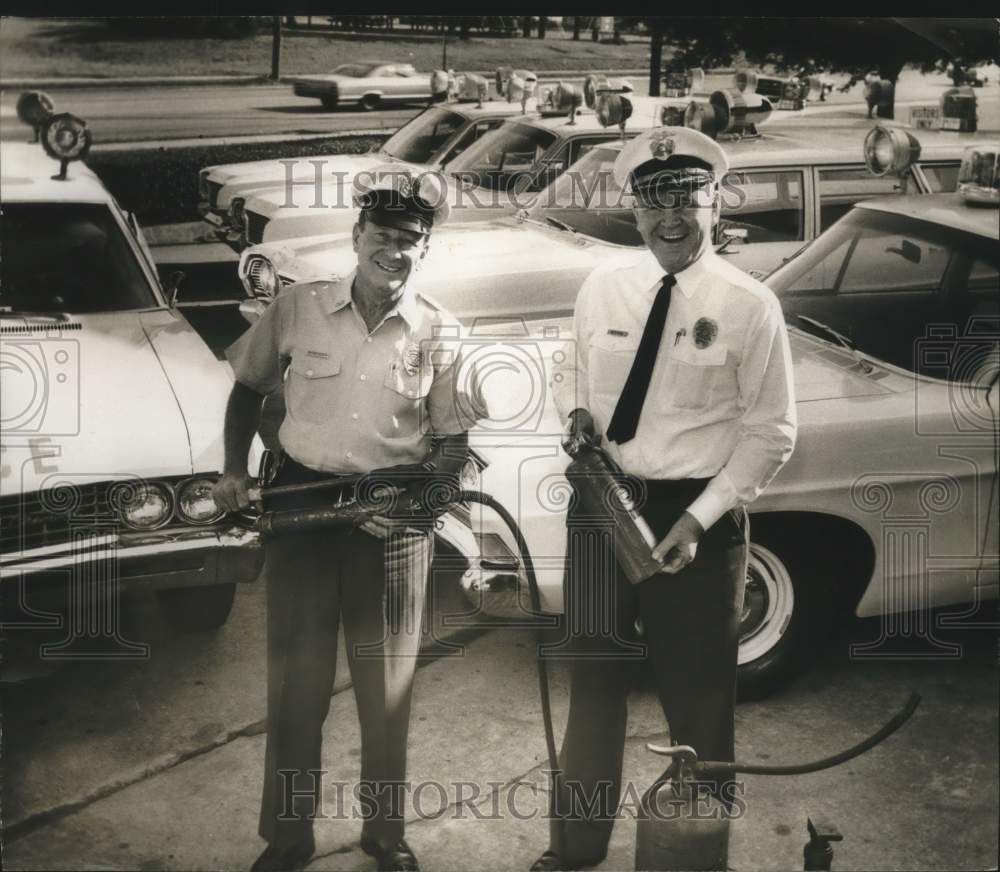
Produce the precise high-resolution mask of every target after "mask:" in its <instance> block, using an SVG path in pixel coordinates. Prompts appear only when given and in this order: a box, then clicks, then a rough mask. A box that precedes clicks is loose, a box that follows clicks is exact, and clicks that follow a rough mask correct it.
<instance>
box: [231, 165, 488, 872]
mask: <svg viewBox="0 0 1000 872" xmlns="http://www.w3.org/2000/svg"><path fill="white" fill-rule="evenodd" d="M355 193H356V202H357V203H358V205H359V206H360V207H361V209H360V214H359V218H358V222H357V224H356V225H355V227H354V232H353V239H354V250H355V251H356V252H357V267H356V269H355V270H354V271H353V272H352V273H351V274H350V275H347V276H345V277H344V278H332V279H331V280H329V281H315V282H310V283H307V284H299V285H295V286H293V287H290V288H288V289H287V290H286V291H285V292H283V293H281V294H279V295H278V297H277V298H276V299H275V300H274V302H273V303H272V304H271V306H270V307H269V308H268V309H267V310H266V311H265V313H264V314H263V316H262V317H261V319H260V321H258V322H257V323H256V324H255V325H254V326H253V327H252V328H251V329H250V330H248V331H247V332H246V333H245V334H244V335H243V336H242V337H241V338H240V339H239V340H238V341H237V342H236V343H235V344H234V345H233V346H232V347H231V348H230V349H229V350H228V352H227V356H228V358H229V361H230V362H231V364H232V366H233V371H234V374H235V378H236V384H235V386H234V388H233V392H232V395H231V397H230V401H229V405H228V408H227V412H226V471H225V474H224V476H223V478H222V479H221V480H220V482H219V484H218V485H217V487H216V492H215V496H216V501H217V502H218V503H219V504H220V506H223V507H224V508H227V509H229V510H236V509H240V508H245V507H246V506H247V505H248V498H247V487H248V484H249V479H248V478H247V477H246V475H245V473H244V472H243V470H245V468H246V458H247V451H248V448H249V445H250V442H251V439H252V436H253V433H254V430H255V428H256V424H257V420H258V417H259V413H260V408H261V405H262V402H263V399H264V397H265V396H267V395H268V394H271V393H273V392H274V391H276V390H278V389H279V388H284V395H285V406H286V415H285V418H284V421H283V422H282V424H281V428H280V430H279V433H278V439H279V441H280V443H281V449H282V452H283V457H282V460H281V463H280V467H279V471H278V474H277V477H276V479H275V480H274V482H273V484H275V485H281V484H295V483H301V482H308V481H315V480H319V479H325V478H330V477H332V476H336V475H352V474H357V473H372V472H376V478H377V477H378V475H379V474H378V473H377V471H379V470H388V469H390V468H394V467H400V466H402V467H404V468H407V467H408V468H410V469H413V468H414V467H418V468H419V465H420V464H421V463H424V465H425V470H426V468H431V472H430V473H429V475H430V479H429V478H428V473H427V472H426V471H425V470H420V474H419V475H416V474H415V475H414V476H413V477H412V480H411V481H410V482H409V483H408V484H407V482H406V481H405V480H404V481H403V482H402V484H403V486H404V487H406V488H407V491H408V493H407V496H408V497H413V498H416V499H417V500H419V499H420V497H421V495H422V494H426V493H429V492H434V493H436V494H440V488H441V485H442V484H445V485H446V486H447V487H452V488H455V487H456V486H457V481H458V475H459V472H460V470H461V467H462V466H463V464H464V463H465V462H466V459H467V455H468V436H467V433H466V431H467V430H468V429H469V427H471V426H472V424H473V423H474V422H475V420H476V419H477V418H478V417H481V416H482V415H483V414H485V409H484V407H483V405H482V398H481V395H479V393H478V391H477V390H476V387H475V386H476V380H475V378H474V377H471V378H470V377H464V376H461V377H460V375H459V373H460V369H461V367H462V361H461V353H460V339H459V325H458V322H457V321H456V320H455V319H454V318H453V317H452V316H451V315H449V314H448V313H447V312H445V311H444V310H443V309H442V308H441V307H440V306H439V305H438V304H437V303H435V302H434V301H433V300H432V299H430V298H429V297H427V296H425V295H424V294H423V293H421V292H420V291H418V290H417V289H416V287H415V285H416V282H415V281H411V279H413V278H414V275H415V274H416V272H417V268H418V266H419V264H420V261H421V259H422V258H423V257H424V255H425V254H426V252H427V249H428V244H429V238H430V235H431V231H432V228H433V227H434V226H436V225H438V224H440V223H442V221H443V220H444V219H445V218H446V217H447V213H448V205H447V193H446V191H445V190H444V189H443V187H442V182H441V180H440V178H439V177H437V176H434V175H431V174H424V175H422V176H417V177H414V176H413V174H411V173H409V172H408V171H404V170H400V169H399V168H398V167H387V168H380V169H377V170H374V171H372V172H371V173H366V174H363V175H362V176H359V177H358V178H357V179H356V181H355ZM473 375H474V374H473ZM463 385H471V386H472V387H471V388H470V390H471V391H472V394H463V393H461V389H462V386H463ZM392 481H393V483H394V484H397V485H399V484H401V482H400V479H399V476H398V475H396V476H394V477H393V478H392ZM338 496H339V495H338V494H337V493H336V492H334V491H321V492H319V493H318V494H314V495H312V496H310V497H308V498H307V497H305V496H302V495H299V496H297V497H285V498H283V499H282V500H280V501H279V500H277V499H276V500H274V501H273V502H271V503H269V505H268V508H275V509H284V508H310V507H316V506H320V505H329V504H331V503H332V502H333V501H334V499H336V498H337V497H338ZM399 502H400V503H403V502H404V500H403V499H401V500H400V501H399ZM431 520H433V519H431ZM432 527H433V523H430V524H428V523H423V524H420V523H412V522H411V521H409V520H405V519H404V520H400V519H399V518H398V517H397V518H396V519H395V520H394V519H393V518H391V517H390V518H381V519H375V520H373V521H372V522H370V523H369V524H368V525H366V526H365V528H364V529H363V530H361V529H347V530H345V529H343V528H336V529H332V530H331V529H326V530H322V531H320V532H306V533H296V534H291V535H283V536H279V537H275V538H273V539H270V540H268V542H267V544H266V563H265V574H266V577H267V615H268V617H267V623H268V688H267V727H268V729H267V750H266V759H265V773H264V789H263V798H262V802H261V813H260V834H261V836H263V837H264V838H265V839H266V840H267V841H268V843H269V844H268V847H267V848H266V850H265V851H264V852H263V854H261V856H260V857H259V858H258V859H257V862H256V863H255V864H254V867H253V868H254V869H255V870H258V872H264V870H276V869H289V868H297V867H299V866H301V865H303V864H304V863H305V862H306V861H307V860H308V858H309V857H310V856H311V855H312V853H313V852H314V849H315V847H314V837H313V818H314V817H319V816H321V815H322V814H323V810H322V808H320V807H319V805H318V797H319V796H320V790H321V785H320V781H321V778H322V773H321V772H320V770H321V769H322V758H321V740H322V727H323V721H324V719H325V717H326V714H327V710H328V707H329V703H330V696H331V693H332V688H333V681H334V674H335V665H336V651H337V632H338V621H339V620H340V619H341V618H342V619H343V624H344V630H345V634H346V637H347V638H346V643H347V645H346V647H347V653H348V659H349V665H350V669H351V676H352V679H353V683H354V692H355V695H356V697H357V704H358V715H359V719H360V721H361V784H360V791H361V792H360V797H361V800H362V801H361V803H360V809H361V813H362V815H363V816H364V817H365V822H364V824H363V827H362V833H361V847H362V849H363V850H364V851H365V852H366V853H369V854H371V855H372V856H374V857H375V858H376V859H377V861H378V866H379V868H380V869H416V868H417V860H416V857H415V856H414V855H413V851H412V850H411V849H410V847H409V846H408V845H407V843H406V841H405V839H404V838H403V808H402V801H403V800H402V786H403V784H404V782H405V775H406V744H407V730H408V725H409V715H410V695H411V688H412V682H413V673H414V667H415V662H416V661H415V658H416V655H417V653H418V645H419V640H420V626H421V616H422V610H423V603H424V592H425V585H426V581H427V574H428V569H429V565H430V561H431V556H432V542H433V539H432V529H431V528H432ZM339 750H340V751H341V752H343V751H346V750H347V749H346V748H341V749H339Z"/></svg>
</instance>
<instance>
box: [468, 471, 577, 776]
mask: <svg viewBox="0 0 1000 872" xmlns="http://www.w3.org/2000/svg"><path fill="white" fill-rule="evenodd" d="M457 499H458V500H460V501H462V502H468V503H479V504H481V505H484V506H488V507H489V508H491V509H493V511H494V512H496V513H497V514H498V515H499V516H500V518H501V519H502V520H503V522H504V523H505V524H506V525H507V529H508V530H510V532H511V535H513V537H514V541H515V542H516V543H517V550H518V553H519V555H520V558H521V563H522V564H523V566H524V574H525V576H526V577H527V579H528V592H529V594H530V596H531V608H532V609H533V610H534V612H535V613H536V614H539V615H540V614H541V612H542V597H541V594H540V593H539V592H538V579H537V578H536V577H535V564H534V562H533V561H532V559H531V552H530V551H528V543H527V542H526V541H525V539H524V536H523V534H522V533H521V528H520V527H518V526H517V522H516V521H515V520H514V518H513V516H512V515H511V514H510V512H508V511H507V509H505V508H504V507H503V505H501V504H500V503H499V502H498V501H497V500H495V499H494V498H493V497H491V496H490V495H489V494H485V493H483V492H482V491H471V490H463V491H461V492H460V493H459V494H458V497H457ZM541 642H542V638H541V636H539V643H541ZM539 647H541V645H539ZM538 695H539V696H540V697H541V702H542V721H543V722H544V724H545V745H546V748H547V749H548V754H549V767H550V768H551V770H552V782H553V789H555V787H556V784H555V782H556V779H557V778H558V776H559V755H558V752H557V751H556V737H555V730H554V729H553V727H552V705H551V702H550V700H549V670H548V666H547V664H546V663H545V658H544V657H543V656H542V653H541V651H539V654H538Z"/></svg>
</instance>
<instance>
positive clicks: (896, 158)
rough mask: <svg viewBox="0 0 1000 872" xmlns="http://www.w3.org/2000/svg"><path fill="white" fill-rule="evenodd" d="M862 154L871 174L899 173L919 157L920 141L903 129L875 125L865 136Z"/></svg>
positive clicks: (904, 170)
mask: <svg viewBox="0 0 1000 872" xmlns="http://www.w3.org/2000/svg"><path fill="white" fill-rule="evenodd" d="M864 155H865V166H866V167H867V168H868V172H870V173H871V174H872V175H873V176H884V175H887V174H889V173H895V174H900V175H901V174H902V173H904V172H906V170H907V169H909V168H910V166H911V165H912V164H914V163H915V162H916V161H917V159H918V158H919V157H920V142H919V141H918V140H917V138H916V137H915V136H913V135H912V134H910V133H907V132H906V131H905V130H900V129H899V128H895V127H894V128H888V127H880V126H876V127H873V128H872V129H871V130H870V131H868V135H867V136H866V137H865V144H864Z"/></svg>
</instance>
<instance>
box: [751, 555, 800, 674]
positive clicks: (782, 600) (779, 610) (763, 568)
mask: <svg viewBox="0 0 1000 872" xmlns="http://www.w3.org/2000/svg"><path fill="white" fill-rule="evenodd" d="M794 609H795V592H794V589H793V587H792V577H791V575H790V574H789V572H788V569H787V567H786V566H785V564H784V563H783V562H782V560H781V559H780V558H779V557H778V555H777V554H775V553H774V552H773V551H771V550H769V549H767V548H765V547H764V546H762V545H758V544H756V543H751V544H750V559H749V562H748V564H747V577H746V587H745V589H744V593H743V610H742V612H741V614H740V652H739V663H740V664H741V665H742V664H744V663H751V662H753V661H754V660H757V659H758V658H760V657H763V656H764V655H765V654H766V653H767V652H768V651H770V650H771V649H772V648H774V646H775V645H777V644H778V642H779V641H781V637H782V636H784V634H785V631H786V630H787V629H788V625H789V623H790V622H791V619H792V612H793V611H794Z"/></svg>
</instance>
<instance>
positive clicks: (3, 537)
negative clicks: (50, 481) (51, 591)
mask: <svg viewBox="0 0 1000 872" xmlns="http://www.w3.org/2000/svg"><path fill="white" fill-rule="evenodd" d="M112 484H114V482H108V481H104V482H97V483H93V484H73V485H69V484H67V485H65V486H63V487H58V488H53V489H51V490H45V491H38V492H34V493H25V494H14V495H11V496H5V497H2V498H0V551H2V552H3V553H4V554H11V553H15V552H18V551H21V550H27V549H29V548H41V547H43V546H46V545H62V544H64V543H66V542H68V541H70V540H71V539H72V538H73V537H74V536H75V535H80V534H83V533H85V532H87V531H91V530H94V529H95V528H98V527H102V526H106V525H107V524H109V523H117V522H116V518H115V514H114V512H113V511H112V508H111V505H110V503H109V501H108V491H109V490H110V488H111V486H112Z"/></svg>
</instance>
